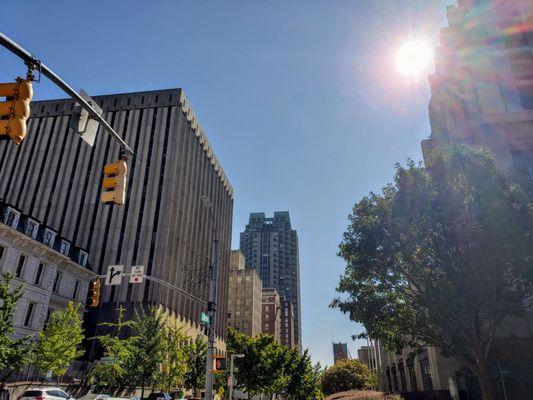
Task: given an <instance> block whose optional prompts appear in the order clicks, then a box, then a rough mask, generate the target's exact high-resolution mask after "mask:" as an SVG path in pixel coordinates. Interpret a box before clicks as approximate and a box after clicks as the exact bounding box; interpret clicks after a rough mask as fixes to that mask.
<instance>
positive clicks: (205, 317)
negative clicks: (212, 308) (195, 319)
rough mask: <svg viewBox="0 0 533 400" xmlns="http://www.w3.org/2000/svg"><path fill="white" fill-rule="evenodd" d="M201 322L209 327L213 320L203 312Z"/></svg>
mask: <svg viewBox="0 0 533 400" xmlns="http://www.w3.org/2000/svg"><path fill="white" fill-rule="evenodd" d="M200 321H201V322H202V323H203V324H205V325H209V323H210V322H211V319H210V318H209V315H208V314H207V313H206V312H203V311H202V314H200Z"/></svg>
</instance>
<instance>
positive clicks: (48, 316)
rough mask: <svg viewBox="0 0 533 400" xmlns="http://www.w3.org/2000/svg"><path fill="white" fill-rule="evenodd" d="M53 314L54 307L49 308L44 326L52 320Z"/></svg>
mask: <svg viewBox="0 0 533 400" xmlns="http://www.w3.org/2000/svg"><path fill="white" fill-rule="evenodd" d="M51 315H52V309H51V308H49V309H48V311H47V312H46V320H45V321H44V326H46V325H48V323H49V322H50V316H51Z"/></svg>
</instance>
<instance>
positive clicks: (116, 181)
mask: <svg viewBox="0 0 533 400" xmlns="http://www.w3.org/2000/svg"><path fill="white" fill-rule="evenodd" d="M127 170H128V168H127V165H126V161H125V160H119V161H117V162H115V163H112V164H107V165H105V166H104V175H105V176H104V180H103V182H102V195H101V200H102V203H106V204H111V203H114V204H119V205H123V204H124V202H125V200H126V172H127Z"/></svg>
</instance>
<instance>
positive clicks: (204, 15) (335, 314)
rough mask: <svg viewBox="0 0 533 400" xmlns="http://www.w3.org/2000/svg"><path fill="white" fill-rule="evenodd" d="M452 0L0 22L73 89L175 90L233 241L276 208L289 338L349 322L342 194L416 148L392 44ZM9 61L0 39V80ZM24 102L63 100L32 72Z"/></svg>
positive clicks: (54, 13) (118, 0) (145, 10)
mask: <svg viewBox="0 0 533 400" xmlns="http://www.w3.org/2000/svg"><path fill="white" fill-rule="evenodd" d="M452 3H454V0H448V1H446V0H397V1H394V0H365V1H363V0H360V1H356V0H352V1H348V0H321V1H318V0H317V1H315V0H290V1H289V0H269V1H266V0H264V1H259V0H240V1H232V0H224V1H221V0H202V1H199V0H190V1H184V0H174V1H170V0H168V1H157V0H152V1H147V0H144V1H140V0H112V1H109V0H108V1H104V0H100V1H97V0H92V1H84V2H82V1H71V0H70V1H67V0H61V1H59V0H54V1H37V0H35V1H26V0H17V1H6V2H4V4H2V18H1V19H2V28H1V29H2V31H3V32H4V33H6V34H7V35H9V36H11V37H12V38H13V39H15V40H16V41H18V42H19V43H20V44H21V45H23V46H24V47H26V48H27V49H28V50H30V51H31V52H33V53H34V54H35V55H37V56H38V57H40V58H41V59H42V60H43V62H45V63H46V64H47V65H48V66H49V67H51V68H53V69H54V70H55V71H56V72H57V73H58V74H59V75H60V76H62V77H63V78H64V79H65V80H66V81H67V82H69V83H70V84H71V86H72V87H74V88H75V89H80V88H83V89H85V90H86V91H87V92H88V93H89V94H92V95H97V94H106V93H119V92H133V91H140V90H152V89H162V88H171V87H182V88H184V89H185V91H186V93H187V95H188V97H189V100H190V101H191V104H192V106H193V108H194V110H195V112H196V114H197V116H198V117H199V119H200V122H201V124H202V126H203V127H204V129H205V131H206V133H207V135H208V137H209V140H210V142H211V144H212V145H213V148H214V150H215V152H216V154H217V157H218V158H219V159H220V161H221V162H222V165H223V168H224V169H225V171H226V173H227V175H228V177H229V179H230V182H231V184H232V185H233V188H234V190H235V207H234V223H233V247H234V248H238V244H239V243H238V240H239V232H240V231H241V230H242V229H243V228H244V225H245V224H246V222H247V220H248V215H249V213H250V212H253V211H265V212H266V213H267V214H271V213H272V212H273V211H274V210H289V211H290V213H291V217H292V221H293V226H294V228H295V229H297V230H298V234H299V239H300V265H301V290H302V320H303V343H304V346H305V347H309V348H310V351H311V354H312V356H313V359H314V360H315V361H320V362H322V363H323V364H331V363H332V354H331V353H332V352H331V341H332V339H333V340H335V341H348V342H349V347H350V351H351V353H352V355H355V354H356V347H357V345H359V343H353V342H351V339H350V336H351V335H352V334H353V333H356V332H359V331H360V329H361V328H360V327H359V326H357V325H356V324H354V323H352V322H350V321H349V320H348V318H347V317H345V316H344V315H342V314H340V312H339V311H337V310H331V309H329V308H328V304H329V303H330V301H331V300H332V298H333V297H334V296H335V292H334V289H335V286H336V283H337V280H338V278H339V276H340V274H341V272H342V270H343V263H342V260H341V259H339V258H338V257H337V256H336V253H337V246H338V243H339V242H340V240H341V239H342V233H343V232H344V229H345V227H346V216H347V214H348V213H349V212H350V209H351V206H352V205H353V203H354V202H355V201H357V200H358V199H360V198H361V197H362V196H364V195H365V194H367V193H368V192H369V191H371V190H379V189H380V188H381V187H382V186H383V185H385V184H386V183H387V182H388V181H389V180H390V179H391V177H392V174H393V167H394V163H396V162H398V161H400V162H403V161H405V159H406V158H407V157H412V158H414V159H420V158H421V151H420V140H421V139H422V138H425V137H427V136H428V135H429V123H428V117H427V105H428V101H429V90H428V84H427V80H426V79H425V78H424V77H422V78H421V79H420V80H419V81H418V82H416V81H413V80H412V79H408V78H406V77H405V76H401V75H399V74H398V73H397V72H396V69H395V66H394V55H395V51H396V50H397V48H398V47H399V46H400V45H401V44H402V43H403V42H405V41H406V40H408V39H411V38H417V39H423V40H426V41H427V42H428V43H429V44H430V45H431V46H432V47H433V45H435V44H436V43H437V39H438V33H439V29H440V27H441V26H443V25H444V24H445V17H444V15H445V6H446V5H447V4H452ZM24 71H25V69H24V66H23V64H22V63H21V62H20V61H19V60H18V59H17V58H16V57H15V56H12V55H11V54H10V53H8V52H7V51H6V50H4V49H1V48H0V81H2V82H6V81H10V80H11V79H13V78H15V77H16V76H17V75H18V74H23V73H24ZM34 90H35V98H36V99H50V98H58V97H64V96H63V94H62V93H61V92H59V91H58V90H57V89H56V88H55V87H53V86H52V85H51V84H50V83H49V82H47V81H46V79H43V81H42V82H41V83H40V84H38V85H35V86H34Z"/></svg>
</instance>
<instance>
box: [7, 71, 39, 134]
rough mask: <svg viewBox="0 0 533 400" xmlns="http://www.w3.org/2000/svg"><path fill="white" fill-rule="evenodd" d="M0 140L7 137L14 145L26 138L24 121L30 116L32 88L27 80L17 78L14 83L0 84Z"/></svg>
mask: <svg viewBox="0 0 533 400" xmlns="http://www.w3.org/2000/svg"><path fill="white" fill-rule="evenodd" d="M0 97H5V98H6V101H3V102H0V118H2V119H0V138H2V136H6V135H7V136H9V137H10V138H11V140H12V141H13V142H14V143H15V144H20V143H22V141H23V140H24V138H25V137H26V120H27V119H28V117H29V116H30V101H31V99H32V97H33V87H32V84H31V81H30V80H28V79H22V78H17V80H16V82H14V83H0Z"/></svg>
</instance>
